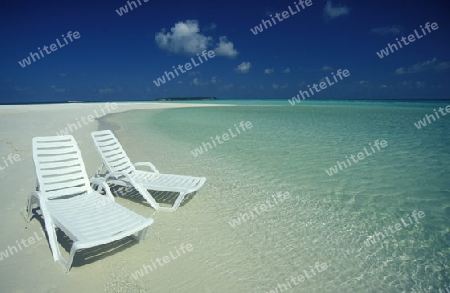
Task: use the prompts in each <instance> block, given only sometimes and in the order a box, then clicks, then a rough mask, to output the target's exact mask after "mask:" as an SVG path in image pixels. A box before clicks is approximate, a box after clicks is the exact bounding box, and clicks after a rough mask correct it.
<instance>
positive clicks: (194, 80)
mask: <svg viewBox="0 0 450 293" xmlns="http://www.w3.org/2000/svg"><path fill="white" fill-rule="evenodd" d="M191 84H193V85H199V84H200V79H198V78H197V77H196V78H194V79H193V80H192V82H191Z"/></svg>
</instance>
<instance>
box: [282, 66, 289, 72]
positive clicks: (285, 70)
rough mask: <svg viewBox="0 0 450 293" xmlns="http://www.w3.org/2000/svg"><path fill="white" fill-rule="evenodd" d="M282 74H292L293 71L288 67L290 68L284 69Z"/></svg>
mask: <svg viewBox="0 0 450 293" xmlns="http://www.w3.org/2000/svg"><path fill="white" fill-rule="evenodd" d="M282 72H283V73H289V72H291V69H290V68H289V67H288V68H285V69H283V71H282Z"/></svg>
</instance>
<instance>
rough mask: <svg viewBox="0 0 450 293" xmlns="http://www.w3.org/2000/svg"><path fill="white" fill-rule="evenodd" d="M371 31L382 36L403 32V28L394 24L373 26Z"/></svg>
mask: <svg viewBox="0 0 450 293" xmlns="http://www.w3.org/2000/svg"><path fill="white" fill-rule="evenodd" d="M370 32H371V33H372V34H379V35H381V36H386V35H399V34H401V32H402V28H401V27H400V26H399V25H393V26H385V27H377V28H373V29H372V30H371V31H370Z"/></svg>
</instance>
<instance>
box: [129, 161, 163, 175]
mask: <svg viewBox="0 0 450 293" xmlns="http://www.w3.org/2000/svg"><path fill="white" fill-rule="evenodd" d="M134 166H135V167H139V166H147V167H149V168H150V169H152V170H153V172H155V173H156V174H159V171H158V170H157V169H156V167H155V166H154V165H153V164H152V163H150V162H137V163H134Z"/></svg>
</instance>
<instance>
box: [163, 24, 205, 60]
mask: <svg viewBox="0 0 450 293" xmlns="http://www.w3.org/2000/svg"><path fill="white" fill-rule="evenodd" d="M170 31H171V32H167V33H166V30H165V29H163V30H162V31H161V32H159V33H157V34H156V35H155V41H156V43H157V44H158V46H159V47H160V48H161V49H164V50H167V51H169V52H171V53H174V54H186V55H194V54H196V53H200V52H202V51H203V50H206V49H207V48H208V46H209V45H210V43H211V41H212V37H208V36H205V35H203V34H201V33H200V28H199V26H198V21H197V20H186V21H185V22H182V21H180V22H177V23H176V24H175V25H174V27H172V28H171V29H170Z"/></svg>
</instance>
